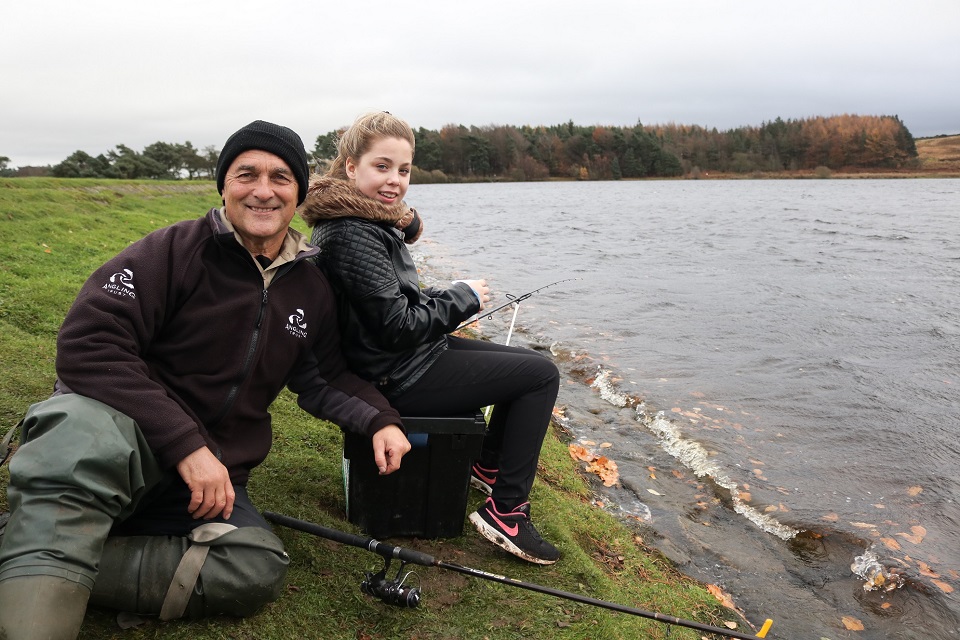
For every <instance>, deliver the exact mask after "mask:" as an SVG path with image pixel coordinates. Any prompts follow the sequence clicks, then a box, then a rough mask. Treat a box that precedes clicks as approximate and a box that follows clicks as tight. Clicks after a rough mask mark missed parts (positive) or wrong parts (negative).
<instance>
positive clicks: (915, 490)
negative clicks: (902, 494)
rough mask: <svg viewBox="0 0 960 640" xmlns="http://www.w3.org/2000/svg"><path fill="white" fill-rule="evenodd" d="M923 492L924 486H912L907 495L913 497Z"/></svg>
mask: <svg viewBox="0 0 960 640" xmlns="http://www.w3.org/2000/svg"><path fill="white" fill-rule="evenodd" d="M921 493H923V487H910V488H909V489H907V495H908V496H910V497H911V498H913V497H916V496H918V495H920V494H921Z"/></svg>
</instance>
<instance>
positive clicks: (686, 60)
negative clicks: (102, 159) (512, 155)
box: [0, 0, 960, 167]
mask: <svg viewBox="0 0 960 640" xmlns="http://www.w3.org/2000/svg"><path fill="white" fill-rule="evenodd" d="M3 4H4V6H3V10H2V12H0V51H2V54H0V91H2V93H0V156H7V157H8V158H10V163H9V166H11V167H18V166H27V165H46V164H56V163H58V162H60V161H62V160H63V159H65V158H66V157H67V156H69V155H70V154H71V153H73V152H74V151H76V150H78V149H79V150H83V151H86V152H87V153H89V154H91V155H98V154H100V153H106V152H107V151H109V150H111V149H113V148H115V147H116V145H118V144H124V145H127V146H128V147H131V148H133V149H135V150H137V151H142V150H143V148H144V147H145V146H147V145H149V144H151V143H153V142H157V141H162V142H170V143H183V142H187V141H189V142H192V143H193V145H194V146H195V147H197V148H198V149H202V148H203V147H206V146H208V145H214V146H215V147H216V148H217V149H219V148H220V147H221V146H222V145H223V142H224V141H225V140H226V138H227V137H228V136H229V135H230V134H231V133H232V132H233V131H235V130H236V129H238V128H239V127H241V126H243V125H245V124H247V123H248V122H250V121H252V120H256V119H264V120H270V121H273V122H277V123H280V124H285V125H287V126H290V127H292V128H293V129H294V130H296V131H297V132H298V133H299V134H300V135H301V137H302V138H303V140H304V143H305V144H306V146H307V149H308V150H309V149H312V148H313V146H314V143H315V141H316V138H317V136H318V135H320V134H324V133H327V132H329V131H332V130H334V129H336V128H338V127H341V126H344V125H347V124H349V123H350V122H352V121H353V119H354V118H355V117H356V116H357V115H359V114H360V113H363V112H365V111H370V110H388V111H390V112H392V113H394V114H396V115H399V116H401V117H403V118H405V119H406V120H407V121H409V122H410V124H411V125H413V126H414V127H415V128H416V127H425V128H428V129H439V128H441V127H442V126H444V125H445V124H450V123H455V124H464V125H477V126H484V125H491V124H508V125H524V124H532V125H537V124H545V125H551V124H559V123H562V122H567V121H569V120H573V121H574V122H575V123H576V124H580V125H596V124H604V125H633V124H636V123H637V122H638V121H640V122H642V123H644V124H658V123H668V122H675V123H678V124H697V125H702V126H706V127H717V128H718V129H720V130H724V129H730V128H734V127H738V126H741V125H759V124H761V123H762V122H764V121H769V120H773V119H775V118H776V117H778V116H779V117H782V118H784V119H788V118H807V117H811V116H830V115H836V114H842V113H856V114H861V115H899V116H900V118H901V119H902V120H903V122H904V123H905V124H906V126H907V127H908V128H909V129H910V131H911V132H912V133H913V135H914V136H916V137H923V136H931V135H937V134H941V133H960V2H958V1H957V0H913V1H911V2H904V1H903V0H896V1H888V0H863V1H860V0H857V1H852V0H814V1H810V2H802V3H801V2H777V1H771V0H741V1H737V0H728V1H720V0H685V1H682V2H680V1H671V0H660V1H659V2H644V1H643V0H622V1H619V2H606V1H604V0H581V1H580V2H567V1H565V0H553V1H543V2H542V1H539V0H536V1H528V0H509V1H501V0H486V1H485V2H469V1H467V2H458V1H456V0H425V1H423V2H420V1H417V0H409V1H407V2H384V1H381V0H362V1H355V2H351V1H349V0H341V1H340V2H324V1H320V0H310V1H306V2H301V1H299V0H287V1H286V2H265V1H263V0H260V1H256V2H253V1H248V0H233V1H231V2H226V1H223V0H211V1H205V0H163V1H160V2H142V1H139V0H82V1H81V0H6V1H5V2H4V3H3Z"/></svg>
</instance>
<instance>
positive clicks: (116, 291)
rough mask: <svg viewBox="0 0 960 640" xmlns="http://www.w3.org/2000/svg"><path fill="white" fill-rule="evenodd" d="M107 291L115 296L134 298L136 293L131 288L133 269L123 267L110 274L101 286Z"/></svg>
mask: <svg viewBox="0 0 960 640" xmlns="http://www.w3.org/2000/svg"><path fill="white" fill-rule="evenodd" d="M101 288H102V289H103V290H104V291H106V292H107V293H110V294H113V295H115V296H120V297H121V298H123V297H130V298H136V297H137V293H136V291H134V290H133V271H131V270H130V269H124V270H123V271H118V272H117V273H115V274H113V275H112V276H110V278H109V280H108V281H107V282H106V283H104V285H103V287H101Z"/></svg>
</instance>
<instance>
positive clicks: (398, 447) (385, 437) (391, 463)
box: [373, 424, 410, 475]
mask: <svg viewBox="0 0 960 640" xmlns="http://www.w3.org/2000/svg"><path fill="white" fill-rule="evenodd" d="M407 451H410V441H409V440H407V436H405V435H404V434H403V429H401V428H400V427H398V426H397V425H395V424H389V425H387V426H385V427H384V428H383V429H380V431H377V432H376V433H375V434H373V459H374V461H375V462H376V463H377V468H378V469H380V475H386V474H388V473H393V472H394V471H396V470H397V469H399V468H400V458H402V457H403V454H405V453H406V452H407Z"/></svg>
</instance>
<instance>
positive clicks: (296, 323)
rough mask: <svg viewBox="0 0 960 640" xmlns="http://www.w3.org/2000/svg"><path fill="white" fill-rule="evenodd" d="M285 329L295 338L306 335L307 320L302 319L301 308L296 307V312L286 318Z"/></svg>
mask: <svg viewBox="0 0 960 640" xmlns="http://www.w3.org/2000/svg"><path fill="white" fill-rule="evenodd" d="M287 331H289V332H290V335H292V336H294V337H297V338H306V337H307V321H306V320H304V319H303V309H297V311H296V313H293V314H290V317H288V318H287Z"/></svg>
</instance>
